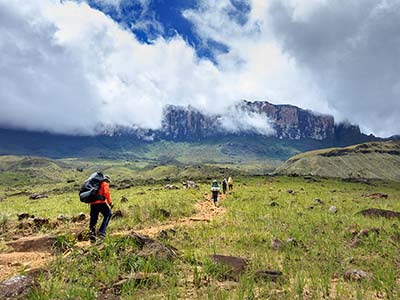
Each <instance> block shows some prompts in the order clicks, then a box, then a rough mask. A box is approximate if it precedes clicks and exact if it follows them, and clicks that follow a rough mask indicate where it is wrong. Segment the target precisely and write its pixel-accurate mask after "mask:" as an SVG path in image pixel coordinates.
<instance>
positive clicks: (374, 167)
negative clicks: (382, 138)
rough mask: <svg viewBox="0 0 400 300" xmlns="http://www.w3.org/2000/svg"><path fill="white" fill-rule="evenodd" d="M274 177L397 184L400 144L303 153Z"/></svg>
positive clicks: (392, 142)
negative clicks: (281, 175)
mask: <svg viewBox="0 0 400 300" xmlns="http://www.w3.org/2000/svg"><path fill="white" fill-rule="evenodd" d="M275 173H277V174H285V175H317V176H322V177H339V178H368V179H385V180H394V181H400V141H387V142H370V143H364V144H359V145H354V146H350V147H345V148H331V149H324V150H315V151H310V152H305V153H302V154H298V155H295V156H293V157H291V158H290V159H288V160H287V161H286V162H285V163H284V164H283V165H282V166H280V167H278V168H277V169H276V171H275Z"/></svg>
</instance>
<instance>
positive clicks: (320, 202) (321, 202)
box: [314, 198, 324, 204]
mask: <svg viewBox="0 0 400 300" xmlns="http://www.w3.org/2000/svg"><path fill="white" fill-rule="evenodd" d="M314 203H316V204H324V201H322V200H321V199H318V198H315V199H314Z"/></svg>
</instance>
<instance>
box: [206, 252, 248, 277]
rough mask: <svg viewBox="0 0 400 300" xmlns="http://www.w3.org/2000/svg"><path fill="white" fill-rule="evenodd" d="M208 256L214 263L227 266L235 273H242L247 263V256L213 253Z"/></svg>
mask: <svg viewBox="0 0 400 300" xmlns="http://www.w3.org/2000/svg"><path fill="white" fill-rule="evenodd" d="M210 257H211V259H212V261H213V262H214V263H216V264H223V265H225V266H227V267H229V268H230V269H231V271H232V272H234V273H235V274H239V273H243V272H244V271H245V270H246V269H247V266H248V263H249V262H248V259H247V258H242V257H236V256H229V255H219V254H214V255H211V256H210Z"/></svg>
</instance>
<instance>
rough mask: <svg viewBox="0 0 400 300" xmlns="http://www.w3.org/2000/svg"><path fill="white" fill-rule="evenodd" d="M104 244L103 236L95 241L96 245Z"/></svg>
mask: <svg viewBox="0 0 400 300" xmlns="http://www.w3.org/2000/svg"><path fill="white" fill-rule="evenodd" d="M103 243H104V236H102V237H101V238H100V239H99V240H97V242H96V245H101V244H103Z"/></svg>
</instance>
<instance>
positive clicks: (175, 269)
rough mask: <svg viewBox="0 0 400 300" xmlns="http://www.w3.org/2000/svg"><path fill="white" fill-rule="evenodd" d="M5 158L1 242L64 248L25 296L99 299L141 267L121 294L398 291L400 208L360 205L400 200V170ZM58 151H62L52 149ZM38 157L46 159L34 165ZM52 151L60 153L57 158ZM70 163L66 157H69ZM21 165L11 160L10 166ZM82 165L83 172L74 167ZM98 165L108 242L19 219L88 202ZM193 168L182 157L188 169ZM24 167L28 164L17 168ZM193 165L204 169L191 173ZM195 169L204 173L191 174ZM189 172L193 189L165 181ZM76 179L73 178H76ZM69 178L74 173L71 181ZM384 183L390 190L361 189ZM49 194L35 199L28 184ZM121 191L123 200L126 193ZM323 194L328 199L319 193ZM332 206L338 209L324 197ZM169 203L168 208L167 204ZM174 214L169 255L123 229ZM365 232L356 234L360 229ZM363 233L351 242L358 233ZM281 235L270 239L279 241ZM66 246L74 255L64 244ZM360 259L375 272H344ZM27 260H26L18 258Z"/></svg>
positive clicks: (72, 210)
mask: <svg viewBox="0 0 400 300" xmlns="http://www.w3.org/2000/svg"><path fill="white" fill-rule="evenodd" d="M10 161H14V162H15V159H14V160H13V159H10V158H8V162H7V164H6V163H5V162H4V161H3V165H2V166H0V168H2V169H3V171H2V172H1V173H0V177H1V179H2V180H1V186H0V197H2V198H4V199H3V200H2V201H1V202H0V212H1V213H0V227H1V228H2V230H1V234H0V238H1V241H0V252H1V251H3V252H4V251H9V250H10V249H7V247H6V242H7V241H9V240H11V239H12V238H13V237H14V236H16V235H19V234H27V233H29V234H31V235H39V234H45V233H50V234H56V235H58V239H57V248H58V249H59V250H61V251H59V252H58V253H59V254H57V255H56V256H55V259H54V261H53V262H51V263H49V265H48V266H47V267H46V268H47V269H48V271H46V272H44V273H43V275H42V276H41V277H40V278H39V284H38V286H37V287H36V288H35V289H33V290H32V291H31V292H30V294H29V298H30V299H97V298H99V297H101V294H102V293H103V292H104V291H106V290H109V289H111V288H112V287H113V286H115V283H117V282H119V281H120V280H121V278H127V277H129V275H132V274H135V273H138V272H142V273H145V274H153V273H156V274H157V277H156V279H154V280H149V281H146V282H144V283H143V282H142V283H140V284H137V283H136V282H135V281H134V280H131V281H129V280H128V281H125V282H124V283H123V284H122V285H121V286H120V287H119V290H118V293H119V295H118V297H120V298H121V299H399V298H400V284H399V283H400V282H399V278H400V258H399V257H400V256H399V254H400V253H399V252H400V247H399V243H400V237H399V226H400V224H399V219H385V218H370V217H365V216H362V215H360V214H358V212H359V211H361V210H363V209H367V208H372V207H373V208H382V209H388V210H394V211H400V201H399V200H400V186H399V184H398V183H394V182H382V181H374V182H372V183H371V184H362V183H347V182H343V181H340V180H335V179H322V178H315V181H314V180H310V179H304V178H303V177H285V176H280V177H270V176H249V175H248V174H249V173H248V172H247V171H243V170H231V169H229V168H227V167H226V166H208V167H207V166H203V165H198V166H172V165H168V166H150V165H143V164H141V163H131V162H118V163H115V162H114V163H113V162H105V161H97V162H93V161H91V162H82V161H77V160H71V161H68V162H66V161H62V164H59V163H54V162H53V161H51V162H50V163H49V162H48V161H46V160H45V161H44V162H43V161H41V160H40V161H39V162H38V161H34V162H32V161H31V160H28V161H30V163H27V162H26V161H25V163H23V164H22V167H21V165H20V164H21V162H19V166H18V168H17V167H16V166H15V164H13V163H10ZM56 162H57V161H56ZM39 163H40V165H38V164H39ZM53 163H54V164H53ZM65 164H66V165H65ZM12 166H14V168H13V167H12ZM82 166H83V167H84V168H85V169H84V170H83V172H79V171H77V170H76V168H77V167H82ZM96 168H101V169H103V170H105V171H106V172H108V173H110V174H111V175H112V178H113V185H112V188H111V194H112V199H113V202H114V203H115V204H116V208H117V209H121V210H122V212H123V213H124V217H123V218H120V219H116V220H112V222H111V223H110V226H109V230H108V233H109V234H108V236H107V240H106V243H105V244H103V245H102V246H93V247H86V248H80V247H76V243H77V241H76V238H75V235H74V232H75V231H76V230H78V229H80V228H82V229H84V228H86V227H87V221H85V222H83V223H65V224H62V225H60V226H56V227H51V226H50V227H42V228H41V229H40V230H37V231H35V230H33V231H31V232H26V231H23V230H21V229H19V227H18V225H19V224H20V222H19V221H17V217H16V216H17V213H21V212H27V213H29V214H34V215H35V216H41V217H48V218H50V220H52V221H55V220H56V217H57V216H58V215H59V214H63V215H65V216H67V217H71V216H74V215H76V214H77V213H79V212H84V213H87V212H88V207H87V205H85V204H82V203H80V202H79V199H78V197H77V190H78V189H79V186H80V183H81V181H82V180H83V179H84V178H85V177H86V176H87V175H88V174H89V173H90V172H91V171H93V170H95V169H96ZM185 168H186V169H185ZM21 170H25V171H23V172H22V171H21ZM195 172H197V173H195ZM232 173H233V174H234V175H235V177H234V179H235V185H234V191H233V192H232V193H230V194H228V195H227V197H226V198H225V199H224V200H223V201H221V203H220V205H221V207H223V208H225V209H226V213H225V214H223V215H220V216H219V217H217V218H214V219H212V220H211V221H210V222H198V224H194V225H191V226H186V225H184V224H180V222H179V220H181V219H182V218H184V217H188V216H190V215H193V214H194V213H195V204H196V203H200V202H203V201H206V200H205V199H206V197H207V196H208V194H209V193H210V192H209V181H210V178H214V177H217V178H219V179H221V178H222V176H229V175H231V174H232ZM193 174H197V175H193ZM188 177H191V178H192V179H196V180H197V181H198V182H199V183H200V188H199V189H194V190H184V189H182V188H181V189H177V190H165V189H164V185H165V184H166V183H170V184H175V185H177V186H179V187H181V181H182V180H184V179H187V178H188ZM72 180H75V181H72ZM67 181H70V182H69V183H67ZM375 192H382V193H386V194H387V195H388V198H387V199H372V198H367V197H365V194H368V193H375ZM33 193H46V194H47V195H48V198H44V199H39V200H30V199H29V198H28V195H30V194H33ZM122 197H126V198H127V199H128V202H126V203H122V202H121V201H120V199H121V198H122ZM315 199H320V200H321V201H318V200H315ZM331 206H335V207H336V208H337V212H336V213H330V212H329V208H330V207H331ZM161 209H162V210H165V211H168V212H170V216H169V217H166V216H165V215H164V214H163V213H161V212H162V210H161ZM171 222H172V223H173V222H175V224H176V226H174V231H169V233H168V234H167V235H165V236H162V237H161V236H160V237H157V239H158V240H159V241H160V242H161V243H163V244H165V245H169V246H172V247H174V248H176V249H177V253H178V256H177V257H176V258H175V259H172V260H163V259H155V258H151V257H150V258H145V257H142V256H140V254H138V245H137V243H136V242H135V241H133V240H132V239H130V238H129V237H128V236H123V235H122V236H121V235H120V234H117V233H120V232H126V231H135V230H142V229H143V228H146V227H150V226H157V225H160V224H165V223H171ZM368 229H374V230H371V231H369V232H368V233H367V234H364V235H363V234H360V232H362V230H364V232H365V231H368ZM356 238H357V239H358V242H357V243H354V241H355V239H356ZM273 241H274V242H273ZM63 252H64V253H66V252H68V253H69V255H67V256H65V255H63ZM213 254H223V255H233V256H239V257H243V258H247V259H248V261H249V266H248V268H247V270H246V271H245V272H244V273H242V274H232V273H231V272H230V271H229V269H227V268H226V267H224V266H221V265H216V264H214V263H213V262H212V260H211V259H210V255H213ZM266 269H268V270H279V271H281V272H282V274H283V276H282V278H281V279H280V280H278V281H277V282H273V281H270V280H263V279H258V278H257V276H256V274H257V271H259V270H266ZM351 269H357V270H363V271H365V272H367V273H368V274H369V277H368V278H366V279H362V280H360V281H357V280H354V281H352V280H348V279H346V276H345V273H346V272H347V271H348V270H351ZM20 271H21V272H25V271H26V269H24V268H23V267H21V269H20Z"/></svg>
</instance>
